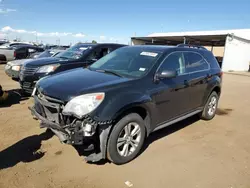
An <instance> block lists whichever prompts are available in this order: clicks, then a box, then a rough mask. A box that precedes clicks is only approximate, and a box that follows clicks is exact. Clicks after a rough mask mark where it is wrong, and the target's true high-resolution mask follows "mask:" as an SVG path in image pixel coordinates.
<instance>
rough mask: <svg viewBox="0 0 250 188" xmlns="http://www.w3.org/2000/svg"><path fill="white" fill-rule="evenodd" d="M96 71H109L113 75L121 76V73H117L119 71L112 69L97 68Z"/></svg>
mask: <svg viewBox="0 0 250 188" xmlns="http://www.w3.org/2000/svg"><path fill="white" fill-rule="evenodd" d="M96 71H97V72H105V73H110V74H113V75H115V76H119V77H123V76H122V75H121V74H119V73H117V72H114V71H112V70H106V69H97V70H96Z"/></svg>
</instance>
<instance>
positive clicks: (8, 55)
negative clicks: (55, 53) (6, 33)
mask: <svg viewBox="0 0 250 188" xmlns="http://www.w3.org/2000/svg"><path fill="white" fill-rule="evenodd" d="M43 51H44V49H43V48H40V47H37V46H34V45H29V44H18V45H12V46H10V47H8V48H0V63H6V62H8V61H12V60H15V59H25V58H29V57H30V56H32V54H33V53H36V52H43Z"/></svg>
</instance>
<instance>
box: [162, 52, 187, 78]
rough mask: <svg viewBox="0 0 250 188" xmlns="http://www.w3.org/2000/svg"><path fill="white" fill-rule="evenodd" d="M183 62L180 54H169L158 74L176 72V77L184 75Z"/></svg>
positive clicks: (182, 56)
mask: <svg viewBox="0 0 250 188" xmlns="http://www.w3.org/2000/svg"><path fill="white" fill-rule="evenodd" d="M185 69H186V68H185V61H184V55H183V53H182V52H175V53H172V54H170V55H169V56H168V57H167V58H166V59H165V60H164V62H163V63H162V65H161V67H160V69H159V72H162V71H165V70H168V71H177V73H178V75H180V74H184V73H185V72H186V70H185Z"/></svg>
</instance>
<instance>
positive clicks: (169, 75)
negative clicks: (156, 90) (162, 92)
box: [156, 70, 177, 80]
mask: <svg viewBox="0 0 250 188" xmlns="http://www.w3.org/2000/svg"><path fill="white" fill-rule="evenodd" d="M176 76H177V71H168V70H164V71H162V72H161V73H157V74H156V79H157V80H162V79H166V78H175V77H176Z"/></svg>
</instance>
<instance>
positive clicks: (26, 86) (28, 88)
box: [21, 82, 33, 93]
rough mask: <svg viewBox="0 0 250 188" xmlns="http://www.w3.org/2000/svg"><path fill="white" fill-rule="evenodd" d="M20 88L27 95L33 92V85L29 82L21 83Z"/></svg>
mask: <svg viewBox="0 0 250 188" xmlns="http://www.w3.org/2000/svg"><path fill="white" fill-rule="evenodd" d="M21 87H22V89H23V90H24V91H25V92H27V93H32V91H33V85H32V83H30V82H23V83H22V84H21Z"/></svg>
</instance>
